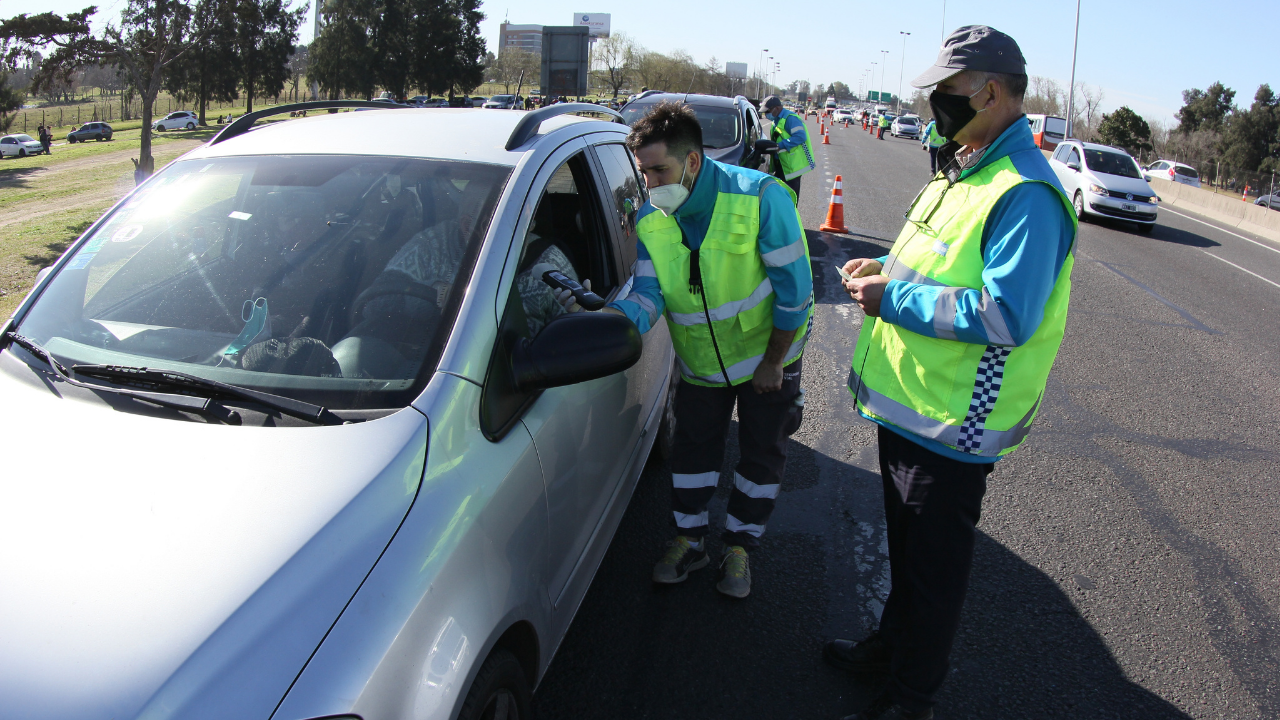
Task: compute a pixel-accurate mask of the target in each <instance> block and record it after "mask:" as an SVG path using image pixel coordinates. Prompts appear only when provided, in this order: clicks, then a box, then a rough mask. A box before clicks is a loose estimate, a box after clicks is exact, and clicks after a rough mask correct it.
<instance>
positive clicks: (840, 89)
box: [827, 80, 853, 100]
mask: <svg viewBox="0 0 1280 720" xmlns="http://www.w3.org/2000/svg"><path fill="white" fill-rule="evenodd" d="M827 94H829V95H833V96H834V97H835V99H836V100H849V99H852V98H853V91H852V90H850V89H849V86H848V85H845V84H844V83H842V82H840V81H839V80H837V81H835V82H833V83H831V87H829V88H827Z"/></svg>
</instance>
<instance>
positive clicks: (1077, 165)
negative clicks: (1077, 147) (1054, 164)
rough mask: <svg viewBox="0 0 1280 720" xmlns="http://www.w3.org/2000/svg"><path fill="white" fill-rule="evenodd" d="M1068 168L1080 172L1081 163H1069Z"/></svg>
mask: <svg viewBox="0 0 1280 720" xmlns="http://www.w3.org/2000/svg"><path fill="white" fill-rule="evenodd" d="M1067 167H1069V168H1071V169H1072V170H1075V171H1076V172H1080V163H1073V162H1069V163H1067Z"/></svg>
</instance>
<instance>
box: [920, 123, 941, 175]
mask: <svg viewBox="0 0 1280 720" xmlns="http://www.w3.org/2000/svg"><path fill="white" fill-rule="evenodd" d="M946 144H947V139H946V138H944V137H942V136H941V135H939V134H938V121H937V120H930V121H929V127H927V128H925V129H924V132H923V133H921V135H920V146H921V147H922V148H923V149H925V150H928V151H929V174H930V175H937V174H938V151H939V150H941V149H942V146H943V145H946Z"/></svg>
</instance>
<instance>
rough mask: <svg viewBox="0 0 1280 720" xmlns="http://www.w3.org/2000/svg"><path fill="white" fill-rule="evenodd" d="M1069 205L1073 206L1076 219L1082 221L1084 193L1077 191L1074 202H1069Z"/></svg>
mask: <svg viewBox="0 0 1280 720" xmlns="http://www.w3.org/2000/svg"><path fill="white" fill-rule="evenodd" d="M1071 204H1072V205H1073V206H1075V209H1076V217H1077V218H1079V219H1080V220H1081V221H1083V220H1084V193H1082V192H1080V191H1079V190H1077V191H1076V197H1075V199H1074V200H1072V201H1071Z"/></svg>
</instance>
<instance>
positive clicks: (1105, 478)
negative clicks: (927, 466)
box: [537, 121, 1280, 720]
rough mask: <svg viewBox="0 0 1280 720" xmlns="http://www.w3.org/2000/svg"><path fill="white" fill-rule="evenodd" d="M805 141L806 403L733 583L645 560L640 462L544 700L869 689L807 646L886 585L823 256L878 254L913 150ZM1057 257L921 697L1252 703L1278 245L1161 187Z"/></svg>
mask: <svg viewBox="0 0 1280 720" xmlns="http://www.w3.org/2000/svg"><path fill="white" fill-rule="evenodd" d="M809 126H810V128H813V127H814V125H813V123H812V121H810V123H809ZM831 142H832V144H831V145H826V146H823V145H818V146H817V147H818V149H819V157H820V163H819V168H818V170H817V171H815V172H813V173H810V174H809V175H806V176H805V179H804V187H803V192H802V193H801V211H802V215H803V218H804V221H805V227H806V228H816V227H818V226H819V225H820V224H821V222H822V220H823V218H824V217H825V214H826V210H827V200H828V197H829V193H830V181H831V180H832V179H833V178H834V176H835V175H836V174H840V175H842V176H843V179H844V197H845V206H844V207H845V213H846V217H845V220H846V224H847V225H848V227H849V230H850V231H851V232H850V233H849V234H847V235H828V234H824V233H819V232H816V231H814V230H809V231H808V234H809V246H810V251H811V254H812V256H813V267H814V275H815V289H816V293H817V299H818V313H817V316H816V322H815V336H814V338H813V340H811V341H810V344H809V347H808V350H807V351H806V354H805V360H804V385H805V387H806V389H807V393H808V403H807V406H806V410H805V412H806V416H805V421H804V426H803V427H802V428H801V430H800V431H799V432H798V433H797V434H796V435H795V436H794V437H793V438H792V443H791V449H790V459H789V462H788V467H787V477H786V481H785V483H784V486H783V492H782V494H781V496H780V498H779V501H778V507H777V510H776V512H775V514H774V516H773V519H772V521H771V522H770V524H769V529H768V533H767V535H766V539H765V546H764V548H762V549H761V551H759V552H757V553H755V554H753V556H752V568H753V574H754V578H753V579H754V584H753V590H752V595H751V596H750V597H749V598H748V599H746V600H743V601H735V600H731V599H729V598H725V597H723V596H721V595H720V594H719V593H717V592H716V591H715V589H714V582H715V573H714V571H712V570H708V571H702V572H699V573H695V574H694V575H692V576H691V578H690V580H689V581H688V582H686V583H684V584H683V585H679V586H674V587H655V586H654V585H653V584H652V583H651V582H650V580H649V575H650V572H651V568H652V565H653V563H654V562H655V561H656V560H657V559H658V557H659V556H660V555H661V552H662V550H663V542H664V541H665V540H667V539H668V538H669V537H670V536H671V534H672V530H671V528H670V527H669V525H668V505H667V503H668V493H669V488H670V482H671V479H670V470H669V469H668V468H666V467H664V466H662V465H661V464H656V463H651V465H650V467H649V468H647V469H646V471H645V474H644V477H643V478H642V479H641V481H640V484H639V486H638V488H637V490H636V492H635V495H634V497H633V498H632V501H631V505H630V507H629V508H628V511H627V514H626V516H625V518H624V519H623V521H622V525H621V527H620V528H619V530H618V533H617V535H616V537H615V538H614V541H613V544H612V546H611V547H610V549H609V552H608V554H607V556H606V558H605V560H604V562H603V564H602V566H601V568H600V570H599V572H598V574H597V575H596V578H595V581H594V584H593V585H592V588H591V590H590V592H589V593H588V595H587V597H586V599H585V601H584V602H583V605H582V607H581V609H580V610H579V613H578V616H577V619H576V621H575V622H574V625H573V627H572V628H571V629H570V631H569V634H568V636H567V637H566V638H565V640H564V642H563V644H562V645H561V646H560V649H559V652H558V655H557V657H556V659H555V661H554V662H553V663H552V665H551V667H550V669H549V671H548V672H547V674H546V676H545V678H544V680H543V682H542V683H541V685H540V687H539V689H538V692H537V710H538V712H539V714H540V717H542V718H543V719H544V720H547V719H557V718H565V719H568V718H574V719H579V720H588V719H591V718H610V719H618V718H672V719H675V718H680V719H688V718H708V719H710V718H727V719H732V720H746V719H751V718H837V717H840V716H841V715H843V714H846V713H849V712H852V711H854V710H856V709H858V708H859V707H860V706H861V704H863V703H865V702H867V701H869V700H870V698H872V697H873V696H874V695H875V694H876V693H877V692H878V690H879V688H878V686H877V685H876V684H875V683H874V682H867V681H859V680H855V679H854V678H852V677H850V676H848V675H845V674H844V673H842V672H840V671H837V670H835V669H832V668H830V667H827V666H826V665H825V664H824V663H823V662H822V660H821V657H820V650H821V645H822V643H823V641H824V640H826V639H827V638H830V637H836V636H843V637H855V638H856V637H861V636H862V635H863V634H865V633H866V632H867V631H868V630H869V629H870V628H872V627H874V624H875V622H876V618H877V617H878V614H879V611H880V609H881V603H882V602H883V599H884V598H885V597H886V595H887V593H888V589H889V587H888V558H887V555H886V545H885V534H884V522H883V512H882V510H881V508H882V505H881V503H882V496H881V490H880V478H879V472H878V464H877V456H876V447H875V430H874V426H873V425H871V424H870V423H868V422H866V421H863V420H861V419H860V418H859V417H858V416H857V413H856V412H855V411H854V410H853V407H852V402H851V400H850V397H849V393H848V391H847V390H846V388H845V381H846V378H847V375H848V364H849V359H850V356H851V354H852V348H853V342H854V339H855V338H856V334H857V330H858V328H859V327H860V325H861V321H862V313H861V312H860V311H859V310H858V308H857V306H856V305H854V304H853V303H852V301H851V300H850V299H849V298H848V296H847V295H844V294H843V292H842V291H841V289H840V287H839V284H838V276H837V274H836V271H835V270H834V268H833V266H834V265H835V264H837V263H843V262H844V261H845V260H846V259H848V258H851V257H864V256H865V257H876V256H880V255H883V254H885V252H886V251H887V249H888V248H889V246H890V245H891V244H892V240H893V238H894V237H895V236H896V235H897V233H898V231H899V230H900V228H901V225H902V222H903V220H902V213H903V211H904V210H905V209H906V207H907V206H908V205H909V203H910V202H911V199H912V198H913V197H914V196H915V193H916V192H917V191H918V190H919V189H920V187H921V186H922V185H923V184H924V183H925V182H926V180H927V179H928V176H929V170H928V155H927V154H926V153H924V152H922V151H921V150H920V148H919V145H918V144H917V143H915V142H914V141H909V140H891V139H888V138H886V139H885V140H883V141H877V140H875V139H874V138H873V137H871V136H869V135H867V134H866V133H863V132H862V131H860V130H855V129H847V130H846V129H844V128H837V129H835V130H833V131H832V133H831ZM1177 212H1179V213H1180V212H1182V211H1177ZM1076 257H1077V260H1076V265H1075V271H1074V273H1073V290H1072V298H1071V308H1070V314H1069V319H1068V323H1067V334H1066V339H1065V342H1064V344H1063V347H1062V350H1061V353H1060V354H1059V356H1058V361H1057V364H1056V365H1055V368H1054V372H1053V374H1052V375H1051V376H1050V379H1049V388H1048V392H1047V398H1046V401H1045V404H1044V407H1043V409H1042V411H1041V413H1040V416H1039V419H1038V422H1037V424H1036V426H1035V429H1034V430H1033V431H1032V433H1031V436H1030V438H1029V439H1028V440H1027V442H1026V443H1025V444H1024V446H1023V447H1022V448H1021V449H1020V450H1019V451H1018V452H1017V453H1015V454H1014V455H1012V456H1010V457H1008V458H1006V459H1004V460H1001V461H1000V462H999V463H998V465H997V468H996V471H995V472H994V473H993V474H992V476H991V478H990V483H989V490H988V493H987V496H986V500H985V503H984V509H983V517H982V521H981V523H980V524H979V531H980V532H979V538H978V546H977V552H976V561H975V566H974V572H973V580H972V585H971V588H970V590H969V595H968V600H967V603H966V606H965V613H964V619H963V623H962V629H961V631H960V634H959V636H958V638H957V642H956V646H955V650H954V652H953V654H952V663H953V670H952V673H951V675H950V677H949V678H948V680H947V683H946V685H945V686H944V688H943V690H942V693H941V696H940V697H939V706H938V708H937V710H938V717H940V718H982V719H983V720H989V719H993V718H1019V719H1020V718H1144V719H1146V718H1187V717H1191V718H1230V719H1232V720H1235V719H1246V718H1276V717H1280V634H1278V631H1280V580H1278V578H1280V530H1278V528H1280V494H1278V493H1277V492H1276V489H1275V484H1276V482H1277V480H1280V450H1277V448H1276V437H1277V430H1276V427H1277V426H1276V419H1277V416H1278V411H1280V402H1278V400H1280V373H1278V372H1277V370H1276V368H1277V367H1280V343H1278V342H1277V339H1280V285H1278V284H1277V283H1280V245H1277V244H1275V243H1271V242H1268V241H1266V240H1262V239H1260V238H1254V237H1250V236H1247V235H1243V234H1240V233H1235V232H1234V231H1233V232H1231V233H1229V232H1226V231H1223V230H1221V229H1219V228H1217V227H1215V226H1213V225H1211V224H1206V223H1204V222H1202V221H1200V220H1198V219H1196V218H1195V217H1194V216H1190V215H1179V214H1176V213H1175V212H1173V211H1171V210H1170V209H1168V208H1164V209H1162V210H1161V213H1160V221H1159V226H1158V227H1157V228H1156V229H1155V230H1154V232H1153V233H1152V234H1151V235H1140V234H1137V233H1135V232H1133V231H1132V230H1131V229H1130V228H1128V227H1126V226H1124V225H1123V224H1082V225H1081V228H1080V236H1079V241H1078V245H1077V251H1076ZM735 434H736V430H734V429H731V433H730V435H731V438H732V437H733V436H734V435H735ZM731 444H732V447H731V450H730V453H729V455H730V456H729V457H728V458H727V459H726V463H725V468H724V474H723V475H722V477H721V483H720V491H719V492H718V494H717V497H716V499H715V501H714V502H713V504H712V518H713V520H712V522H713V525H716V526H718V527H717V528H716V530H717V532H718V530H719V527H722V526H723V522H724V507H725V504H726V502H727V500H728V490H729V488H730V487H731V483H732V469H731V468H732V467H733V463H734V462H736V455H737V450H736V443H731ZM712 549H713V551H716V552H717V553H718V549H719V546H718V542H713V543H712Z"/></svg>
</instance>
